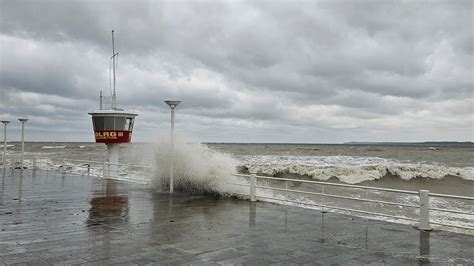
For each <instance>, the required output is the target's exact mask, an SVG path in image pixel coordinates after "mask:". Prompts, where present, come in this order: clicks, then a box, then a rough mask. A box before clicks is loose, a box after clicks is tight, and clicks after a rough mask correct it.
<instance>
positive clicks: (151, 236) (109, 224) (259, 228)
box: [0, 170, 474, 265]
mask: <svg viewBox="0 0 474 266" xmlns="http://www.w3.org/2000/svg"><path fill="white" fill-rule="evenodd" d="M20 172H21V171H20V170H15V172H14V173H13V175H12V172H11V171H10V170H8V171H7V172H6V174H5V176H2V179H1V197H0V264H15V263H30V264H35V265H36V264H53V263H58V264H82V263H85V264H97V265H104V264H116V263H125V264H150V263H151V264H240V263H243V264H254V265H262V264H273V263H280V264H285V265H286V264H368V263H371V264H380V265H383V264H428V263H435V264H438V263H439V264H446V263H453V264H457V263H462V264H474V251H473V250H472V247H474V237H473V236H468V235H461V234H455V233H450V232H441V231H433V232H420V231H418V230H417V229H415V228H413V227H410V226H405V225H399V224H393V223H386V222H380V221H369V220H364V219H362V218H356V217H351V216H346V215H340V214H334V213H325V214H322V213H321V212H319V211H314V210H308V209H302V208H295V207H288V206H281V205H276V204H271V203H264V202H258V203H250V202H248V201H243V200H236V199H229V198H222V199H217V198H210V197H190V196H186V195H180V194H175V195H173V196H172V197H170V196H169V194H165V193H154V192H152V191H150V190H149V189H148V188H147V187H145V186H143V185H138V184H129V183H124V182H119V181H113V180H103V179H97V178H89V177H81V176H70V175H62V174H61V173H53V172H45V171H36V173H35V175H34V176H33V175H32V172H31V171H24V172H23V176H21V175H20Z"/></svg>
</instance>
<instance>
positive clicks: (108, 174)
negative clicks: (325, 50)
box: [10, 157, 474, 231]
mask: <svg viewBox="0 0 474 266" xmlns="http://www.w3.org/2000/svg"><path fill="white" fill-rule="evenodd" d="M29 158H30V160H31V162H32V169H43V170H47V171H51V170H60V171H62V172H63V173H71V174H75V173H74V172H73V171H72V170H73V169H72V167H71V169H69V167H68V163H79V164H74V167H77V168H83V169H85V170H84V173H83V174H87V175H90V176H96V177H101V178H112V179H117V180H121V181H130V182H142V183H145V184H149V182H150V180H151V177H152V175H153V167H152V166H147V165H134V164H113V163H108V162H103V161H92V160H79V159H62V161H61V160H53V159H50V158H45V159H40V160H38V159H37V158H36V157H29ZM17 159H18V158H15V157H10V165H11V167H12V169H13V168H14V167H15V166H16V165H17V161H18V160H17ZM58 161H60V162H61V163H60V164H59V163H57V162H58ZM55 162H56V164H55ZM40 165H42V167H39V166H40ZM54 165H60V168H57V169H54V168H53V166H54ZM110 166H117V167H121V168H122V169H121V170H116V171H112V170H111V167H110ZM233 175H234V176H236V177H240V178H245V179H247V180H248V184H242V183H229V184H231V185H236V186H243V187H248V188H249V193H248V194H242V195H244V196H248V197H249V199H250V201H257V200H262V201H276V202H280V203H281V202H288V203H293V204H297V205H300V206H317V207H320V208H321V209H322V211H326V210H338V211H345V212H351V213H360V214H366V215H372V216H381V217H387V218H393V219H398V220H405V221H409V222H416V223H417V224H418V227H419V228H420V229H421V230H431V229H432V227H431V225H437V226H446V227H453V228H459V229H466V230H472V231H474V227H471V226H464V225H455V224H449V223H442V222H437V221H430V214H431V212H441V213H452V214H461V215H469V216H472V217H473V219H474V213H473V212H466V211H463V210H456V209H446V208H437V207H432V206H430V197H436V198H444V199H455V200H466V201H470V202H473V204H472V206H474V197H468V196H459V195H449V194H440V193H431V192H430V191H428V190H419V191H409V190H399V189H391V188H380V187H369V186H360V185H351V184H341V183H329V182H321V181H312V180H300V179H290V178H277V177H269V176H259V175H256V174H233ZM138 177H141V178H138ZM144 177H150V178H144ZM265 180H266V181H271V182H273V181H275V182H284V187H275V186H271V185H265V184H262V181H265ZM257 181H260V182H257ZM289 183H300V184H311V185H317V186H319V187H320V189H321V190H320V191H321V192H317V191H305V190H297V189H291V188H288V187H289V186H288V184H289ZM326 187H340V188H347V189H362V190H365V192H366V193H365V194H366V197H365V198H360V197H353V196H346V195H338V194H330V193H327V192H325V188H326ZM263 190H267V191H268V190H269V191H278V192H286V193H295V194H302V195H311V196H319V197H320V199H321V202H323V201H324V199H326V198H333V199H342V200H350V201H357V202H366V203H377V204H383V205H389V206H399V207H407V208H414V209H418V210H419V216H418V217H417V218H411V217H406V216H400V215H394V214H387V213H382V212H375V211H369V210H368V209H365V210H362V209H357V208H349V207H341V206H334V205H329V204H322V203H318V202H314V201H313V202H310V203H309V202H307V201H306V202H302V201H298V200H293V199H290V198H289V197H288V196H286V197H285V198H277V197H272V196H268V195H262V193H259V192H260V191H263ZM369 191H378V192H389V193H398V194H405V195H412V196H417V197H418V204H409V203H400V202H391V201H386V200H378V199H370V198H368V197H367V195H368V192H369ZM359 195H360V194H359Z"/></svg>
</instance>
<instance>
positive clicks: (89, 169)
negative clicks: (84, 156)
mask: <svg viewBox="0 0 474 266" xmlns="http://www.w3.org/2000/svg"><path fill="white" fill-rule="evenodd" d="M90 174H91V158H89V164H88V165H87V175H88V176H89V175H90Z"/></svg>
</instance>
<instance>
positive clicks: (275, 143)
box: [2, 141, 474, 145]
mask: <svg viewBox="0 0 474 266" xmlns="http://www.w3.org/2000/svg"><path fill="white" fill-rule="evenodd" d="M25 143H56V144H59V143H78V144H92V143H95V142H87V141H85V142H81V141H25ZM133 143H136V144H149V143H154V142H145V141H144V142H141V141H134V142H133ZM201 143H202V144H222V145H453V144H454V145H466V144H468V145H470V144H472V145H474V142H472V141H424V142H363V141H360V142H359V141H350V142H342V143H312V142H303V143H298V142H206V141H204V142H201ZM2 144H3V143H2ZM8 144H21V142H20V141H8Z"/></svg>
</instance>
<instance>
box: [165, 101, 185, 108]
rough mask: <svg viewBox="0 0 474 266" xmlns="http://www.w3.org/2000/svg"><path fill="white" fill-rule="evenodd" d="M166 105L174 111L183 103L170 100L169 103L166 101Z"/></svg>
mask: <svg viewBox="0 0 474 266" xmlns="http://www.w3.org/2000/svg"><path fill="white" fill-rule="evenodd" d="M165 103H166V104H167V105H169V106H170V107H171V109H174V108H176V107H177V106H178V105H179V104H180V103H181V101H169V100H168V101H165Z"/></svg>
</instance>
